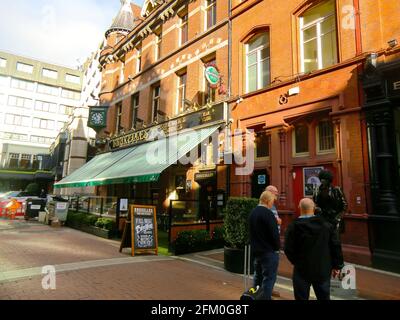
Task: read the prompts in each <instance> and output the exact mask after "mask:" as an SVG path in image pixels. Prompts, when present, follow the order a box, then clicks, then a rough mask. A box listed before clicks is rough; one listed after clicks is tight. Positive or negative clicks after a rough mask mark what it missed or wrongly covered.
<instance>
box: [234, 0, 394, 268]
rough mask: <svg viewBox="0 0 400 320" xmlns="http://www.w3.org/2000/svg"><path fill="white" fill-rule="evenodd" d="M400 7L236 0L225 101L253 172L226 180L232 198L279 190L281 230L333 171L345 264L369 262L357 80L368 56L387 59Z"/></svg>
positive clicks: (365, 154) (367, 199)
mask: <svg viewBox="0 0 400 320" xmlns="http://www.w3.org/2000/svg"><path fill="white" fill-rule="evenodd" d="M399 10H400V8H399V4H398V2H396V1H376V2H375V1H374V2H368V1H353V0H351V1H350V0H337V1H334V0H325V1H311V0H307V1H302V0H288V1H286V2H285V5H277V4H276V3H275V2H274V1H267V0H265V1H259V0H248V1H233V2H232V10H231V20H232V79H231V81H232V92H231V94H232V97H231V99H230V101H229V102H230V107H231V109H232V116H233V118H234V119H235V126H236V127H239V128H247V129H254V131H255V133H256V138H255V145H256V155H255V171H254V173H253V175H252V176H249V177H247V176H243V177H240V176H232V181H233V180H234V182H232V186H231V190H232V195H242V196H257V195H258V194H259V193H260V191H261V190H262V189H263V188H264V187H265V185H266V184H268V183H271V184H273V185H276V186H277V187H278V188H279V190H280V191H281V197H280V200H279V209H280V211H281V212H282V215H283V217H284V221H285V225H287V223H288V222H289V221H291V220H292V219H293V217H294V216H295V215H296V214H297V213H298V208H297V205H298V203H299V200H300V199H301V198H302V197H305V196H310V195H311V194H312V186H313V183H314V180H315V178H313V176H315V175H316V174H317V172H318V170H320V169H321V168H325V169H329V170H331V171H332V172H333V173H334V183H335V184H336V185H339V186H341V187H342V189H343V191H344V193H345V195H346V198H347V200H348V203H349V209H348V212H347V213H346V215H345V232H344V234H343V235H342V240H343V243H344V250H345V256H346V260H347V261H353V262H358V263H362V264H366V265H370V264H371V250H370V240H371V238H370V236H369V235H370V232H369V222H370V219H369V215H368V214H372V203H371V195H370V188H369V185H370V173H369V172H370V171H369V162H368V145H367V131H366V122H365V116H364V113H363V110H362V107H363V103H364V92H363V88H362V83H361V81H360V78H361V76H362V75H363V74H364V68H365V65H366V61H367V58H368V57H370V53H371V52H379V55H380V56H381V59H382V60H385V59H393V54H394V53H395V52H387V51H385V50H382V48H386V47H387V41H389V40H390V39H393V38H394V39H395V38H398V37H399V29H398V27H399V25H398V23H397V22H394V21H393V20H392V18H391V17H393V16H394V14H395V12H396V13H397V14H398V13H399ZM376 12H379V14H378V15H376ZM378 18H379V19H378ZM394 24H397V27H395V26H394ZM378 29H379V30H380V32H378ZM397 48H398V47H397ZM397 52H398V50H397ZM397 55H398V54H397Z"/></svg>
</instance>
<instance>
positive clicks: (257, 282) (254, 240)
mask: <svg viewBox="0 0 400 320" xmlns="http://www.w3.org/2000/svg"><path fill="white" fill-rule="evenodd" d="M274 201H275V195H274V194H273V193H271V192H270V191H265V192H263V194H262V195H261V197H260V204H259V205H258V206H257V207H256V208H255V209H254V210H253V211H252V212H251V214H250V217H249V226H250V243H251V251H252V252H253V255H254V271H255V272H254V288H256V287H257V286H261V285H262V288H263V291H264V298H265V299H267V300H271V295H272V289H273V288H274V285H275V281H276V277H277V273H278V265H279V249H280V238H279V230H278V224H277V221H276V218H275V215H274V214H273V212H272V211H271V208H272V206H273V205H274Z"/></svg>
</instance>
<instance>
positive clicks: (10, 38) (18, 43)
mask: <svg viewBox="0 0 400 320" xmlns="http://www.w3.org/2000/svg"><path fill="white" fill-rule="evenodd" d="M132 2H135V3H136V4H138V5H140V6H141V5H142V4H143V0H134V1H132ZM120 5H121V2H120V0H34V1H33V0H12V1H10V0H0V8H2V9H1V11H2V12H1V18H0V50H4V51H9V52H12V53H17V54H20V55H25V56H28V57H32V58H37V59H39V60H46V61H49V62H54V63H57V64H62V65H66V66H70V67H77V65H78V64H79V63H78V61H77V59H79V61H80V62H81V63H82V62H83V61H84V60H85V58H86V57H87V56H89V55H90V53H91V52H93V51H95V50H96V48H97V47H98V45H99V44H100V42H101V40H102V38H103V37H104V33H105V31H106V29H107V28H108V27H109V26H110V25H111V23H112V19H113V18H114V17H115V16H116V14H117V13H118V10H119V8H120Z"/></svg>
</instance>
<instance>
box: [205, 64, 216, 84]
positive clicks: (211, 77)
mask: <svg viewBox="0 0 400 320" xmlns="http://www.w3.org/2000/svg"><path fill="white" fill-rule="evenodd" d="M204 75H205V77H206V79H207V81H208V83H209V84H210V85H212V86H216V85H217V84H218V82H219V77H220V76H219V71H218V69H217V68H216V67H214V66H208V67H207V68H206V70H205V71H204Z"/></svg>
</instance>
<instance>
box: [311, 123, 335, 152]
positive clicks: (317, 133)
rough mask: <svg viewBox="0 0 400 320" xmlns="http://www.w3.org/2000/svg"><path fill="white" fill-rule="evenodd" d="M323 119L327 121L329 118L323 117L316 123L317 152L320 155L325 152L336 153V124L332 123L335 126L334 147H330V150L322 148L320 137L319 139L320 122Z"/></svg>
mask: <svg viewBox="0 0 400 320" xmlns="http://www.w3.org/2000/svg"><path fill="white" fill-rule="evenodd" d="M323 121H327V119H325V120H324V119H323V120H320V121H318V123H317V125H316V130H315V134H316V143H317V154H318V155H324V154H331V153H335V152H336V137H335V126H334V124H332V126H333V146H334V147H333V148H332V149H328V150H321V145H320V139H319V124H320V123H321V122H323Z"/></svg>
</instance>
